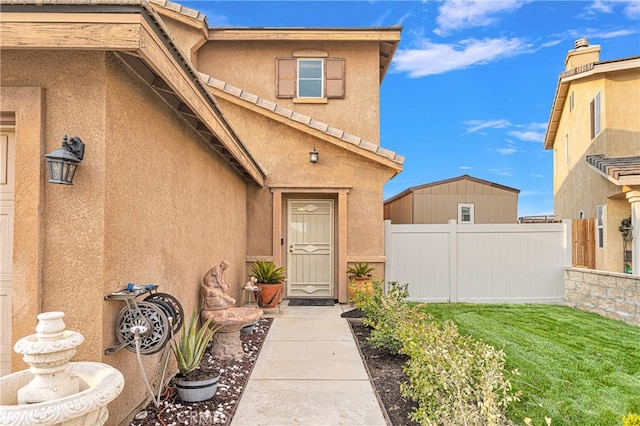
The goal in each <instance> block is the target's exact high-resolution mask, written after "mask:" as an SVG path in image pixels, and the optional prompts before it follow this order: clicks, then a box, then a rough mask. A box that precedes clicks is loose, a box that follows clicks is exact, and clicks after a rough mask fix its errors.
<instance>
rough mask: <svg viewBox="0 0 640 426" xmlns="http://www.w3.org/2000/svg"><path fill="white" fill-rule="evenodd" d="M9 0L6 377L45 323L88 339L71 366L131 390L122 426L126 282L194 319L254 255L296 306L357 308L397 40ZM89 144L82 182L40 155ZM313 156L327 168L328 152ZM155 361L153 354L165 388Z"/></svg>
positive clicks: (134, 393) (380, 247) (379, 195)
mask: <svg viewBox="0 0 640 426" xmlns="http://www.w3.org/2000/svg"><path fill="white" fill-rule="evenodd" d="M13 3H14V2H11V1H2V2H1V4H2V14H1V15H0V48H1V49H2V50H1V56H2V57H1V60H2V67H1V69H0V73H1V75H0V111H1V115H0V120H1V121H0V125H1V127H0V130H1V132H2V135H1V138H0V148H1V149H2V157H1V158H2V162H1V163H2V164H1V169H0V170H1V172H2V173H0V176H1V177H2V179H1V180H0V187H1V193H0V195H1V198H0V203H1V204H0V208H1V212H0V229H1V230H2V232H1V233H0V236H1V238H2V241H1V243H2V244H1V247H2V249H1V251H0V254H1V256H0V278H1V282H0V304H1V306H0V314H1V315H2V317H1V318H0V321H1V323H0V330H2V333H1V334H0V336H1V341H0V360H1V364H0V368H1V369H2V370H1V372H0V373H1V374H6V373H8V372H10V371H16V370H21V369H24V368H26V364H25V363H24V362H23V361H22V360H21V359H20V357H19V356H18V355H17V354H15V353H13V351H12V346H13V344H14V343H15V342H16V341H17V340H18V339H19V338H21V337H24V336H26V335H29V334H32V333H33V329H34V326H35V324H36V315H37V314H38V313H41V312H45V311H63V312H65V313H66V317H65V322H66V325H67V328H68V329H71V330H76V331H79V332H80V333H82V334H83V335H84V336H85V343H84V344H83V345H82V346H81V347H80V348H79V350H78V353H77V355H76V356H75V357H74V359H75V360H91V361H101V362H105V363H108V364H110V365H113V366H114V367H116V368H118V369H119V370H120V371H122V373H123V374H124V376H125V381H126V384H125V389H124V391H123V392H122V393H121V394H120V396H119V397H118V399H117V400H116V401H115V402H114V403H112V404H111V405H110V416H111V417H110V420H109V423H110V424H119V423H121V422H124V421H126V420H127V419H128V418H130V416H131V415H132V413H135V411H136V409H137V408H138V407H140V406H141V405H142V404H144V403H145V400H146V397H147V395H146V393H145V386H144V384H143V381H142V377H141V374H140V371H139V370H138V367H137V366H136V363H135V361H134V357H135V355H133V354H132V353H131V352H129V351H126V350H123V351H119V352H117V353H115V354H113V355H105V348H107V347H109V346H111V345H113V344H114V343H116V334H115V331H114V327H115V320H116V318H117V317H118V314H119V312H120V310H121V309H122V308H123V303H121V302H118V301H106V300H105V299H104V296H105V295H107V294H109V293H111V292H114V291H118V290H120V289H122V288H123V287H126V285H127V283H129V282H131V283H137V284H148V283H154V284H158V285H159V286H160V291H163V292H166V293H169V294H172V295H173V296H175V297H176V298H177V299H178V300H180V302H181V303H182V305H183V307H184V308H185V311H186V312H190V311H191V309H193V307H195V306H197V305H198V297H199V286H200V284H201V282H202V277H203V275H204V274H205V273H206V272H207V271H208V270H209V268H211V267H212V266H213V265H215V264H217V263H219V262H220V261H221V260H222V259H227V260H228V261H229V262H230V264H231V266H230V268H229V270H228V271H227V273H226V275H225V280H226V281H227V282H230V283H233V284H237V287H235V286H234V293H235V294H233V296H235V297H236V299H239V298H240V290H239V288H240V287H239V286H240V285H241V284H242V283H244V282H246V280H247V277H248V273H249V268H250V265H251V264H252V262H253V261H254V260H256V259H262V258H266V259H270V260H273V261H274V262H275V263H276V264H277V265H279V266H285V267H286V268H287V288H286V297H291V298H292V297H300V296H303V297H323V298H327V297H328V298H335V299H338V300H339V301H340V302H346V297H347V296H346V295H347V291H346V284H347V282H346V281H347V276H346V269H347V266H348V265H349V263H350V262H354V261H366V262H369V263H371V264H372V265H374V266H375V267H376V268H377V269H378V270H379V271H381V273H383V272H384V261H385V258H384V239H383V231H384V229H383V217H382V204H383V185H384V183H385V182H387V181H388V180H389V179H391V178H392V177H393V176H395V175H396V174H397V173H399V172H400V171H401V170H402V164H403V160H404V159H403V157H401V156H400V155H397V154H396V153H394V152H391V151H389V150H387V149H384V148H383V147H381V146H380V145H379V139H380V135H379V120H380V107H379V104H380V91H379V87H380V84H381V83H382V80H383V78H384V75H385V72H386V71H387V69H388V67H389V64H390V62H391V60H392V57H393V54H394V52H395V49H396V47H397V45H398V43H399V40H400V33H401V28H400V27H385V28H322V29H310V28H309V29H307V28H268V29H267V28H241V29H237V28H210V27H209V26H208V24H207V19H206V17H205V16H203V15H202V14H201V13H200V12H198V11H196V10H193V9H188V8H184V7H182V6H181V5H179V4H176V3H172V2H166V1H153V2H147V1H145V0H113V1H112V0H99V1H95V2H77V3H75V2H59V1H57V0H26V1H22V2H20V4H13ZM65 135H68V137H69V138H73V137H78V138H80V139H81V140H82V141H83V142H84V144H85V152H84V158H83V159H82V161H81V163H80V164H79V165H78V167H77V171H76V173H75V178H74V180H73V185H58V184H54V183H49V182H48V172H47V170H46V169H47V166H46V164H47V162H46V158H45V155H46V154H48V153H51V152H52V151H54V150H56V149H58V148H60V146H61V141H62V139H63V137H64V136H65ZM310 153H313V154H317V157H315V158H312V157H313V156H312V155H310ZM161 355H162V353H156V354H152V355H147V356H145V358H144V360H145V369H146V373H147V374H148V376H149V378H150V380H151V382H152V383H158V382H159V375H160V373H161V367H162V362H161Z"/></svg>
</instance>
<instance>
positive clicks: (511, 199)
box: [384, 175, 520, 224]
mask: <svg viewBox="0 0 640 426" xmlns="http://www.w3.org/2000/svg"><path fill="white" fill-rule="evenodd" d="M519 193H520V190H519V189H514V188H509V187H508V186H504V185H500V184H497V183H494V182H489V181H486V180H482V179H478V178H475V177H471V176H469V175H463V176H459V177H456V178H453V179H446V180H441V181H437V182H432V183H427V184H424V185H420V186H414V187H411V188H409V189H407V190H405V191H403V192H401V193H400V194H398V195H396V196H394V197H391V198H389V199H388V200H386V201H385V202H384V218H385V220H386V219H389V220H391V222H392V223H395V224H411V223H414V224H415V223H420V224H427V223H447V222H448V221H449V220H451V219H455V220H457V221H458V223H460V224H464V223H468V224H473V223H478V224H479V223H516V221H517V220H518V194H519Z"/></svg>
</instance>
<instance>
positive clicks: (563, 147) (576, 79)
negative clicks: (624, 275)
mask: <svg viewBox="0 0 640 426" xmlns="http://www.w3.org/2000/svg"><path fill="white" fill-rule="evenodd" d="M574 47H575V49H574V50H571V51H569V52H568V54H567V57H566V60H565V66H566V70H565V71H564V72H563V73H561V74H560V77H559V79H558V85H557V88H556V92H555V96H554V100H553V106H552V109H551V117H550V119H549V125H548V127H547V132H546V135H545V140H544V147H545V149H553V163H554V165H553V168H554V173H553V174H554V179H553V193H554V213H555V217H556V218H558V219H583V218H584V219H587V218H594V219H595V223H596V225H595V226H596V229H595V232H594V233H595V236H596V238H595V241H594V242H593V243H594V244H595V245H596V250H595V267H596V269H599V270H605V271H612V272H623V271H624V269H623V267H624V262H623V247H624V246H623V237H622V233H621V232H620V230H619V228H620V226H621V223H622V220H623V219H627V218H629V217H632V221H633V237H634V238H633V243H632V244H633V248H632V263H633V265H635V267H634V268H633V269H634V273H635V274H638V271H639V270H640V233H639V232H638V231H639V230H640V118H639V117H640V57H637V56H636V57H631V58H623V59H616V60H609V61H600V60H599V57H600V46H592V45H589V41H588V40H587V39H579V40H577V41H576V42H575V45H574Z"/></svg>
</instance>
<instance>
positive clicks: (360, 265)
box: [347, 262, 374, 278]
mask: <svg viewBox="0 0 640 426" xmlns="http://www.w3.org/2000/svg"><path fill="white" fill-rule="evenodd" d="M373 270H374V268H372V267H371V266H369V264H368V263H367V262H355V263H354V264H353V266H349V267H348V268H347V274H351V275H353V276H356V277H361V278H362V277H369V276H371V272H373Z"/></svg>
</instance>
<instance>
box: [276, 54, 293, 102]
mask: <svg viewBox="0 0 640 426" xmlns="http://www.w3.org/2000/svg"><path fill="white" fill-rule="evenodd" d="M276 96H277V97H278V98H293V97H295V96H296V60H295V58H277V59H276Z"/></svg>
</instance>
